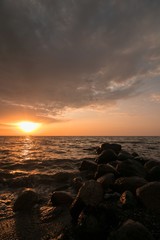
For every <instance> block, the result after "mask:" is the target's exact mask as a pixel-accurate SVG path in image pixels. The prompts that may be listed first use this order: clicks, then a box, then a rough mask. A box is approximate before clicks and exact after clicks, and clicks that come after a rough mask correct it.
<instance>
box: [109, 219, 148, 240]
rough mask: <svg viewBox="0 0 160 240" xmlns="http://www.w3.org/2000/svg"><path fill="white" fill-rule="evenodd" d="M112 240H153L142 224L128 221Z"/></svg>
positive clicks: (114, 234) (113, 235)
mask: <svg viewBox="0 0 160 240" xmlns="http://www.w3.org/2000/svg"><path fill="white" fill-rule="evenodd" d="M109 239H110V240H135V239H136V240H153V237H152V235H151V233H150V232H149V231H148V229H147V228H146V227H144V225H143V224H141V223H140V222H135V221H133V220H131V219H129V220H127V221H126V222H125V223H124V224H123V225H122V226H121V227H120V228H119V229H118V230H117V231H116V232H115V233H113V234H112V236H111V237H110V238H109Z"/></svg>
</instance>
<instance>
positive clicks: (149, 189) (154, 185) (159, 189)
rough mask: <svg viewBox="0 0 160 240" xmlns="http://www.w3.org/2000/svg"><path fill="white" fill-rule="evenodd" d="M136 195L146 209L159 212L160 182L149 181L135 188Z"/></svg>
mask: <svg viewBox="0 0 160 240" xmlns="http://www.w3.org/2000/svg"><path fill="white" fill-rule="evenodd" d="M136 195H137V197H138V198H139V200H140V201H141V202H142V203H143V204H144V206H145V207H146V208H147V209H148V210H150V211H153V212H156V213H160V182H150V183H147V184H145V185H144V186H142V187H140V188H137V190H136Z"/></svg>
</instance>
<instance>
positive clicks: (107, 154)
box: [96, 149, 117, 164]
mask: <svg viewBox="0 0 160 240" xmlns="http://www.w3.org/2000/svg"><path fill="white" fill-rule="evenodd" d="M115 160H117V154H116V153H115V152H114V151H113V150H111V149H108V150H104V151H103V152H102V153H101V154H100V155H99V156H98V157H97V158H96V162H97V163H98V164H105V163H109V162H112V161H115Z"/></svg>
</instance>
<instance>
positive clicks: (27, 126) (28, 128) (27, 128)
mask: <svg viewBox="0 0 160 240" xmlns="http://www.w3.org/2000/svg"><path fill="white" fill-rule="evenodd" d="M17 125H18V127H19V128H20V129H21V130H22V131H23V132H26V133H30V132H33V131H35V130H36V129H38V128H39V127H40V125H41V124H40V123H35V122H29V121H26V122H19V123H18V124H17Z"/></svg>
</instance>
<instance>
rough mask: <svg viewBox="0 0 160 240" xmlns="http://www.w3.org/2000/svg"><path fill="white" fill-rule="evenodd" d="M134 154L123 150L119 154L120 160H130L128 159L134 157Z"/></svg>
mask: <svg viewBox="0 0 160 240" xmlns="http://www.w3.org/2000/svg"><path fill="white" fill-rule="evenodd" d="M133 158H134V157H133V155H132V154H130V153H129V152H127V151H124V150H123V151H121V152H120V154H119V155H118V160H120V161H125V160H128V159H133Z"/></svg>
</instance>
